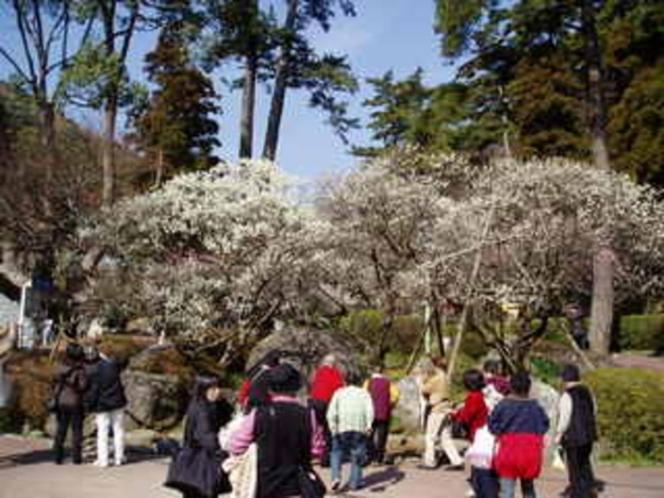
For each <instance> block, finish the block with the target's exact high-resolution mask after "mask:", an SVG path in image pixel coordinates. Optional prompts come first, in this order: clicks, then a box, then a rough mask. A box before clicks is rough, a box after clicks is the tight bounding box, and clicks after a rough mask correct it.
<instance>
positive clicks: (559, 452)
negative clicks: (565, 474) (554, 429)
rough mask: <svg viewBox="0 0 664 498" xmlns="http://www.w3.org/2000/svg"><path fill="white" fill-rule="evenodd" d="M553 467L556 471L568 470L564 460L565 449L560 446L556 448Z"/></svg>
mask: <svg viewBox="0 0 664 498" xmlns="http://www.w3.org/2000/svg"><path fill="white" fill-rule="evenodd" d="M551 467H552V468H554V469H556V470H567V466H566V465H565V459H564V458H563V449H562V448H561V447H560V446H556V447H555V448H554V450H553V461H552V462H551Z"/></svg>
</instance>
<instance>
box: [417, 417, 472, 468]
mask: <svg viewBox="0 0 664 498" xmlns="http://www.w3.org/2000/svg"><path fill="white" fill-rule="evenodd" d="M447 415H448V414H447V413H435V412H434V413H430V414H429V417H428V418H427V427H426V435H425V439H424V444H425V446H424V465H426V466H428V467H435V466H436V463H437V461H436V446H437V445H438V441H439V440H440V442H441V444H442V446H443V451H444V452H445V454H446V455H447V458H449V460H450V463H451V464H452V465H461V464H462V463H463V458H461V456H460V455H459V451H458V450H457V448H456V445H455V444H454V440H453V439H452V427H451V426H450V424H448V423H446V418H447Z"/></svg>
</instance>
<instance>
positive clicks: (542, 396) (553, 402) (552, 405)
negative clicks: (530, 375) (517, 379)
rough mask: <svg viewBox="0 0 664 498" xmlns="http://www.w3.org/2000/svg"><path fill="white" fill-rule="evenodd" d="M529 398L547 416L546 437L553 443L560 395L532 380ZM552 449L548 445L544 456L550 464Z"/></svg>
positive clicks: (543, 384) (544, 384) (549, 387)
mask: <svg viewBox="0 0 664 498" xmlns="http://www.w3.org/2000/svg"><path fill="white" fill-rule="evenodd" d="M530 397H531V398H535V399H536V400H537V401H538V402H539V404H540V405H541V406H542V408H544V411H545V412H546V414H547V415H548V417H549V432H548V433H547V436H548V437H549V440H550V441H553V438H554V436H555V433H556V424H557V422H558V400H559V399H560V394H559V393H558V391H556V389H554V388H553V387H551V386H550V385H549V384H546V383H544V382H542V381H540V380H537V379H534V380H533V385H532V388H531V390H530ZM553 449H554V448H553V445H548V446H547V448H546V455H545V456H546V460H547V461H548V462H551V460H552V459H553Z"/></svg>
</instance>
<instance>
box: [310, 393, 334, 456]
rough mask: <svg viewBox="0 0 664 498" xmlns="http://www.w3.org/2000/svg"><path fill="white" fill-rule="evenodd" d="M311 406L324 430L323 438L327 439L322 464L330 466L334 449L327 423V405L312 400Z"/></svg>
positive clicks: (323, 402) (320, 401)
mask: <svg viewBox="0 0 664 498" xmlns="http://www.w3.org/2000/svg"><path fill="white" fill-rule="evenodd" d="M309 405H310V406H311V408H312V409H313V411H314V414H315V415H316V423H317V424H318V425H319V426H321V427H322V428H323V437H324V438H325V453H323V457H322V461H321V463H322V464H323V465H329V464H330V450H331V449H332V433H331V432H330V426H329V425H328V423H327V403H326V402H325V401H322V400H320V399H310V400H309Z"/></svg>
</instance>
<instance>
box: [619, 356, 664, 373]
mask: <svg viewBox="0 0 664 498" xmlns="http://www.w3.org/2000/svg"><path fill="white" fill-rule="evenodd" d="M611 361H613V363H615V364H616V365H617V366H619V367H623V368H643V369H646V370H655V371H657V372H664V356H646V355H643V354H635V353H619V354H614V355H612V356H611Z"/></svg>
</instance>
